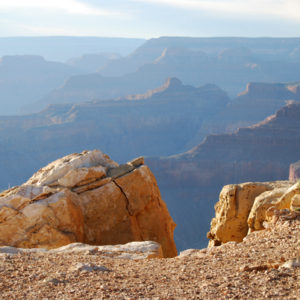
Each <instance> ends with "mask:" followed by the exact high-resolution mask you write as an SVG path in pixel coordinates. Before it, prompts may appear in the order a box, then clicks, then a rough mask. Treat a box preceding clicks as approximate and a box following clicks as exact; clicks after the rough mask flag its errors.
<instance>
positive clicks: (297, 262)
mask: <svg viewBox="0 0 300 300" xmlns="http://www.w3.org/2000/svg"><path fill="white" fill-rule="evenodd" d="M299 267H300V257H298V258H294V259H291V260H288V261H287V262H285V263H284V264H282V265H281V266H280V269H282V268H286V269H293V268H299Z"/></svg>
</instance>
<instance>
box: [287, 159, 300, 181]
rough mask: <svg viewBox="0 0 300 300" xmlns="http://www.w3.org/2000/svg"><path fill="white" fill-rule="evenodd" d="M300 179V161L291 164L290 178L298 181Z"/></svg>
mask: <svg viewBox="0 0 300 300" xmlns="http://www.w3.org/2000/svg"><path fill="white" fill-rule="evenodd" d="M299 179H300V161H297V162H295V163H293V164H290V172H289V180H290V181H294V182H295V181H297V180H299Z"/></svg>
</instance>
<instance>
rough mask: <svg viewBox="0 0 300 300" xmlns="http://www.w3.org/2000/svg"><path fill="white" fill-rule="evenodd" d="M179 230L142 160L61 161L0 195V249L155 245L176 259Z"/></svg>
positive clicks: (79, 157)
mask: <svg viewBox="0 0 300 300" xmlns="http://www.w3.org/2000/svg"><path fill="white" fill-rule="evenodd" d="M175 226H176V225H175V223H174V222H173V220H172V218H171V217H170V215H169V212H168V209H167V207H166V205H165V203H164V201H163V200H162V199H161V196H160V192H159V189H158V186H157V184H156V180H155V178H154V176H153V174H152V173H151V171H150V170H149V168H148V167H147V166H145V165H144V161H143V159H142V158H138V159H136V160H134V161H132V162H129V163H127V164H124V165H120V166H119V165H118V164H117V163H115V162H114V161H112V160H111V159H110V158H109V157H108V156H107V155H105V154H103V153H102V152H101V151H99V150H94V151H84V152H82V153H79V154H77V153H75V154H71V155H68V156H66V157H63V158H61V159H58V160H56V161H54V162H52V163H50V164H49V165H48V166H46V167H44V168H42V169H40V170H39V171H38V172H37V173H35V174H34V175H33V176H32V177H31V178H30V179H29V180H28V181H27V182H26V183H24V184H23V185H21V186H19V187H14V188H12V189H10V190H7V191H4V192H2V193H1V194H0V245H6V246H13V247H22V248H47V249H51V248H57V247H61V246H63V245H67V244H69V243H74V242H81V243H86V244H93V245H115V244H125V243H128V242H132V241H149V240H151V241H155V242H158V243H159V244H161V246H162V251H163V255H164V257H173V256H176V255H177V251H176V246H175V243H174V240H173V231H174V228H175Z"/></svg>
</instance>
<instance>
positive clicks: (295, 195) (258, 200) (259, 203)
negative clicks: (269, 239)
mask: <svg viewBox="0 0 300 300" xmlns="http://www.w3.org/2000/svg"><path fill="white" fill-rule="evenodd" d="M299 208H300V185H299V183H296V184H293V183H292V182H289V181H275V182H263V183H256V182H249V183H242V184H231V185H226V186H224V187H223V189H222V191H221V193H220V199H219V202H218V203H217V204H216V205H215V211H216V215H215V218H213V219H212V221H211V228H210V231H209V233H208V234H207V237H208V238H209V239H210V242H209V246H215V245H220V244H222V243H226V242H229V241H235V242H241V241H242V240H243V238H244V237H245V236H246V235H247V234H248V233H249V232H252V231H256V230H261V229H264V228H265V227H267V226H268V225H267V222H269V221H271V220H272V219H273V217H274V216H275V217H276V215H279V214H280V210H284V209H289V210H291V211H292V213H296V212H297V211H298V210H299Z"/></svg>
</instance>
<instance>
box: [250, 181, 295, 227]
mask: <svg viewBox="0 0 300 300" xmlns="http://www.w3.org/2000/svg"><path fill="white" fill-rule="evenodd" d="M278 184H280V182H278ZM298 194H300V187H299V184H298V183H296V184H294V185H292V186H290V183H288V184H286V182H284V181H283V182H282V186H276V187H275V188H274V189H273V190H272V191H269V192H266V193H263V194H261V195H259V196H258V197H257V198H256V199H255V202H254V204H253V207H252V209H251V212H250V214H249V217H248V226H249V231H250V232H251V231H255V230H261V229H264V226H263V223H264V222H265V221H268V219H269V218H268V217H269V216H268V215H267V211H268V210H269V209H270V208H271V207H274V209H277V210H280V209H289V208H291V206H292V199H293V198H294V197H295V196H297V195H298Z"/></svg>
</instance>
